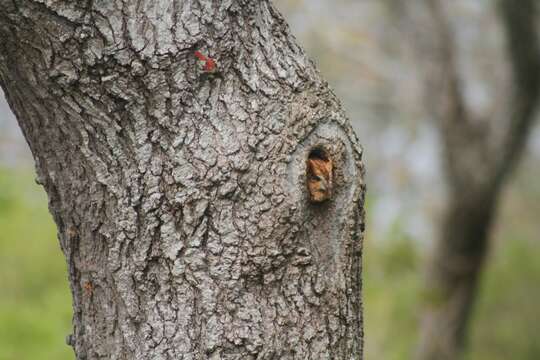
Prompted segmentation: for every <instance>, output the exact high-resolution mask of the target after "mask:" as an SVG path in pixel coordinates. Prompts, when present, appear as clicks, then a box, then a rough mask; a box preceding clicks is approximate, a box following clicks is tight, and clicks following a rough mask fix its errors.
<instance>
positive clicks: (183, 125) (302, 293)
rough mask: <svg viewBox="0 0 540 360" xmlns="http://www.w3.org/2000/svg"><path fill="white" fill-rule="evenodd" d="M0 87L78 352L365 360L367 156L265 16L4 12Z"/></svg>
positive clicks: (157, 6) (243, 4)
mask: <svg viewBox="0 0 540 360" xmlns="http://www.w3.org/2000/svg"><path fill="white" fill-rule="evenodd" d="M0 83H1V85H2V88H3V89H4V91H5V93H6V95H7V98H8V101H9V103H10V105H11V107H12V109H13V111H14V113H15V114H16V116H17V118H18V121H19V123H20V126H21V128H22V129H23V132H24V134H25V137H26V139H27V141H28V143H29V145H30V148H31V150H32V153H33V155H34V158H35V161H36V169H37V173H38V182H40V183H41V184H43V185H44V187H45V190H46V191H47V193H48V195H49V207H50V210H51V212H52V214H53V217H54V219H55V221H56V223H57V225H58V234H59V239H60V244H61V247H62V250H63V251H64V254H65V256H66V259H67V264H68V270H69V280H70V284H71V290H72V293H73V309H74V317H73V325H74V330H73V335H72V336H70V337H69V340H70V343H71V344H72V345H73V347H74V349H75V353H76V355H77V358H78V359H343V360H345V359H347V360H349V359H360V358H361V353H362V335H363V334H362V316H361V299H360V268H361V263H360V260H361V238H362V230H363V203H364V184H363V182H362V172H363V167H362V165H361V162H360V161H361V151H360V149H359V146H358V143H357V140H356V137H355V135H354V134H353V132H352V130H351V127H350V126H349V123H348V121H347V119H346V117H345V115H344V114H343V112H342V111H341V107H340V104H339V102H338V100H337V99H336V97H335V96H334V94H333V93H332V92H331V90H329V88H328V86H327V84H326V83H325V82H324V81H323V80H322V79H321V77H320V75H319V74H318V72H317V71H316V70H315V68H314V66H313V65H312V64H311V63H310V62H309V61H308V60H307V58H306V56H305V55H304V53H303V52H302V50H301V49H300V48H299V47H298V45H296V43H295V40H294V39H293V38H292V36H291V35H290V34H289V30H288V28H287V26H286V24H285V23H284V21H283V19H282V18H281V16H280V15H279V14H278V13H277V12H276V10H275V8H274V7H273V6H272V5H271V4H269V3H268V2H267V1H247V0H246V1H220V2H214V1H204V0H184V1H181V0H177V1H135V0H123V1H119V0H118V1H108V0H107V1H105V0H94V1H88V2H67V1H43V2H38V1H17V2H14V1H13V2H12V1H7V0H0ZM314 149H315V150H316V152H317V153H320V152H324V155H325V157H326V158H329V159H331V161H332V163H333V171H332V173H333V175H332V176H333V179H332V180H333V181H331V182H330V183H331V184H332V189H331V198H330V199H329V200H327V201H324V202H321V203H317V202H311V201H310V194H309V193H308V191H307V186H306V160H307V158H308V157H309V154H310V152H311V151H312V150H314Z"/></svg>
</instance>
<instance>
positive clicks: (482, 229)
mask: <svg viewBox="0 0 540 360" xmlns="http://www.w3.org/2000/svg"><path fill="white" fill-rule="evenodd" d="M424 4H425V5H426V7H427V9H428V10H429V14H430V18H431V21H432V23H431V26H432V27H431V28H430V30H431V31H429V32H428V33H429V34H430V39H429V40H428V41H427V43H428V45H427V46H426V47H424V48H422V52H421V56H422V57H424V59H425V58H427V59H428V63H427V64H425V69H426V70H427V71H426V77H425V84H426V94H427V97H426V100H427V103H428V104H429V105H428V107H429V109H430V110H431V112H432V115H433V117H434V118H435V119H436V120H437V125H438V127H439V130H440V136H441V139H442V141H443V154H444V163H445V174H446V178H447V180H448V187H449V191H448V192H449V196H448V201H447V203H446V207H445V209H444V212H443V214H442V222H441V225H440V229H439V238H438V239H437V245H436V248H435V253H434V255H433V259H432V261H431V264H430V267H429V271H428V277H427V286H426V287H427V288H426V294H425V297H426V299H425V300H426V301H425V304H424V306H425V308H424V310H423V316H422V324H421V330H420V332H421V334H420V336H421V339H420V346H419V352H418V357H417V358H418V359H420V360H455V359H458V358H460V357H461V355H462V353H463V350H464V347H465V341H466V335H467V327H468V324H469V320H470V317H471V311H472V307H473V304H474V301H475V298H476V295H477V292H478V284H479V279H480V276H481V272H482V269H483V265H484V260H485V258H486V254H487V252H488V249H489V237H490V236H489V235H490V228H491V224H492V223H493V220H494V217H495V215H496V211H497V203H498V198H499V196H500V193H501V191H502V188H503V185H504V182H505V180H506V179H507V178H508V176H509V175H510V174H511V172H512V170H513V168H514V167H515V166H516V164H517V162H518V161H519V158H520V156H521V154H522V153H523V149H524V147H525V144H526V140H527V136H528V134H529V132H530V129H531V127H532V125H533V123H534V119H535V113H536V108H537V105H538V100H539V95H540V48H539V43H538V38H537V34H536V28H535V26H536V21H535V19H536V6H537V5H536V0H523V1H514V0H499V1H498V6H499V9H498V10H499V15H500V20H501V24H502V28H503V29H504V32H505V35H506V42H507V53H508V59H509V61H510V67H511V71H510V72H511V74H512V76H511V82H510V83H509V84H506V90H507V91H504V92H503V93H502V97H501V98H500V99H496V100H495V103H496V106H495V107H496V109H497V111H494V112H493V114H489V115H488V116H475V115H473V112H472V111H471V110H470V109H469V108H468V106H467V101H466V99H465V97H464V94H463V86H462V83H463V79H461V78H460V71H459V66H458V65H457V54H456V52H457V51H458V50H457V46H456V45H455V44H454V39H453V36H452V29H451V27H450V25H449V19H448V18H447V15H446V11H445V5H444V2H443V1H440V0H425V2H424ZM424 30H425V29H424ZM424 35H425V34H424ZM500 105H503V106H500Z"/></svg>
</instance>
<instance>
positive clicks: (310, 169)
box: [307, 156, 332, 203]
mask: <svg viewBox="0 0 540 360" xmlns="http://www.w3.org/2000/svg"><path fill="white" fill-rule="evenodd" d="M307 187H308V190H309V197H310V200H311V201H312V202H316V203H319V202H323V201H326V200H328V199H329V198H330V196H331V195H332V161H331V160H330V159H327V158H326V159H323V158H320V157H311V156H310V157H309V158H308V160H307Z"/></svg>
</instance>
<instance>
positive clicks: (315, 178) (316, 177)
mask: <svg viewBox="0 0 540 360" xmlns="http://www.w3.org/2000/svg"><path fill="white" fill-rule="evenodd" d="M311 180H315V181H321V180H322V178H321V177H320V176H319V175H311Z"/></svg>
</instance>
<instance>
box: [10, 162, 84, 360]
mask: <svg viewBox="0 0 540 360" xmlns="http://www.w3.org/2000/svg"><path fill="white" fill-rule="evenodd" d="M71 314H72V311H71V296H70V292H69V287H68V282H67V271H66V265H65V262H64V258H63V254H62V252H61V250H60V246H59V244H58V241H57V239H56V230H55V227H54V224H53V222H52V219H51V216H50V215H49V213H48V210H47V199H46V196H45V193H44V192H43V190H42V189H41V188H40V187H39V186H38V185H36V184H35V183H34V181H33V176H32V174H31V173H30V172H29V171H13V170H7V169H1V168H0V360H31V359H55V360H63V359H73V358H74V356H73V351H72V350H71V349H70V348H69V347H68V346H67V345H66V344H65V338H66V335H67V334H69V333H70V329H71Z"/></svg>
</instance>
